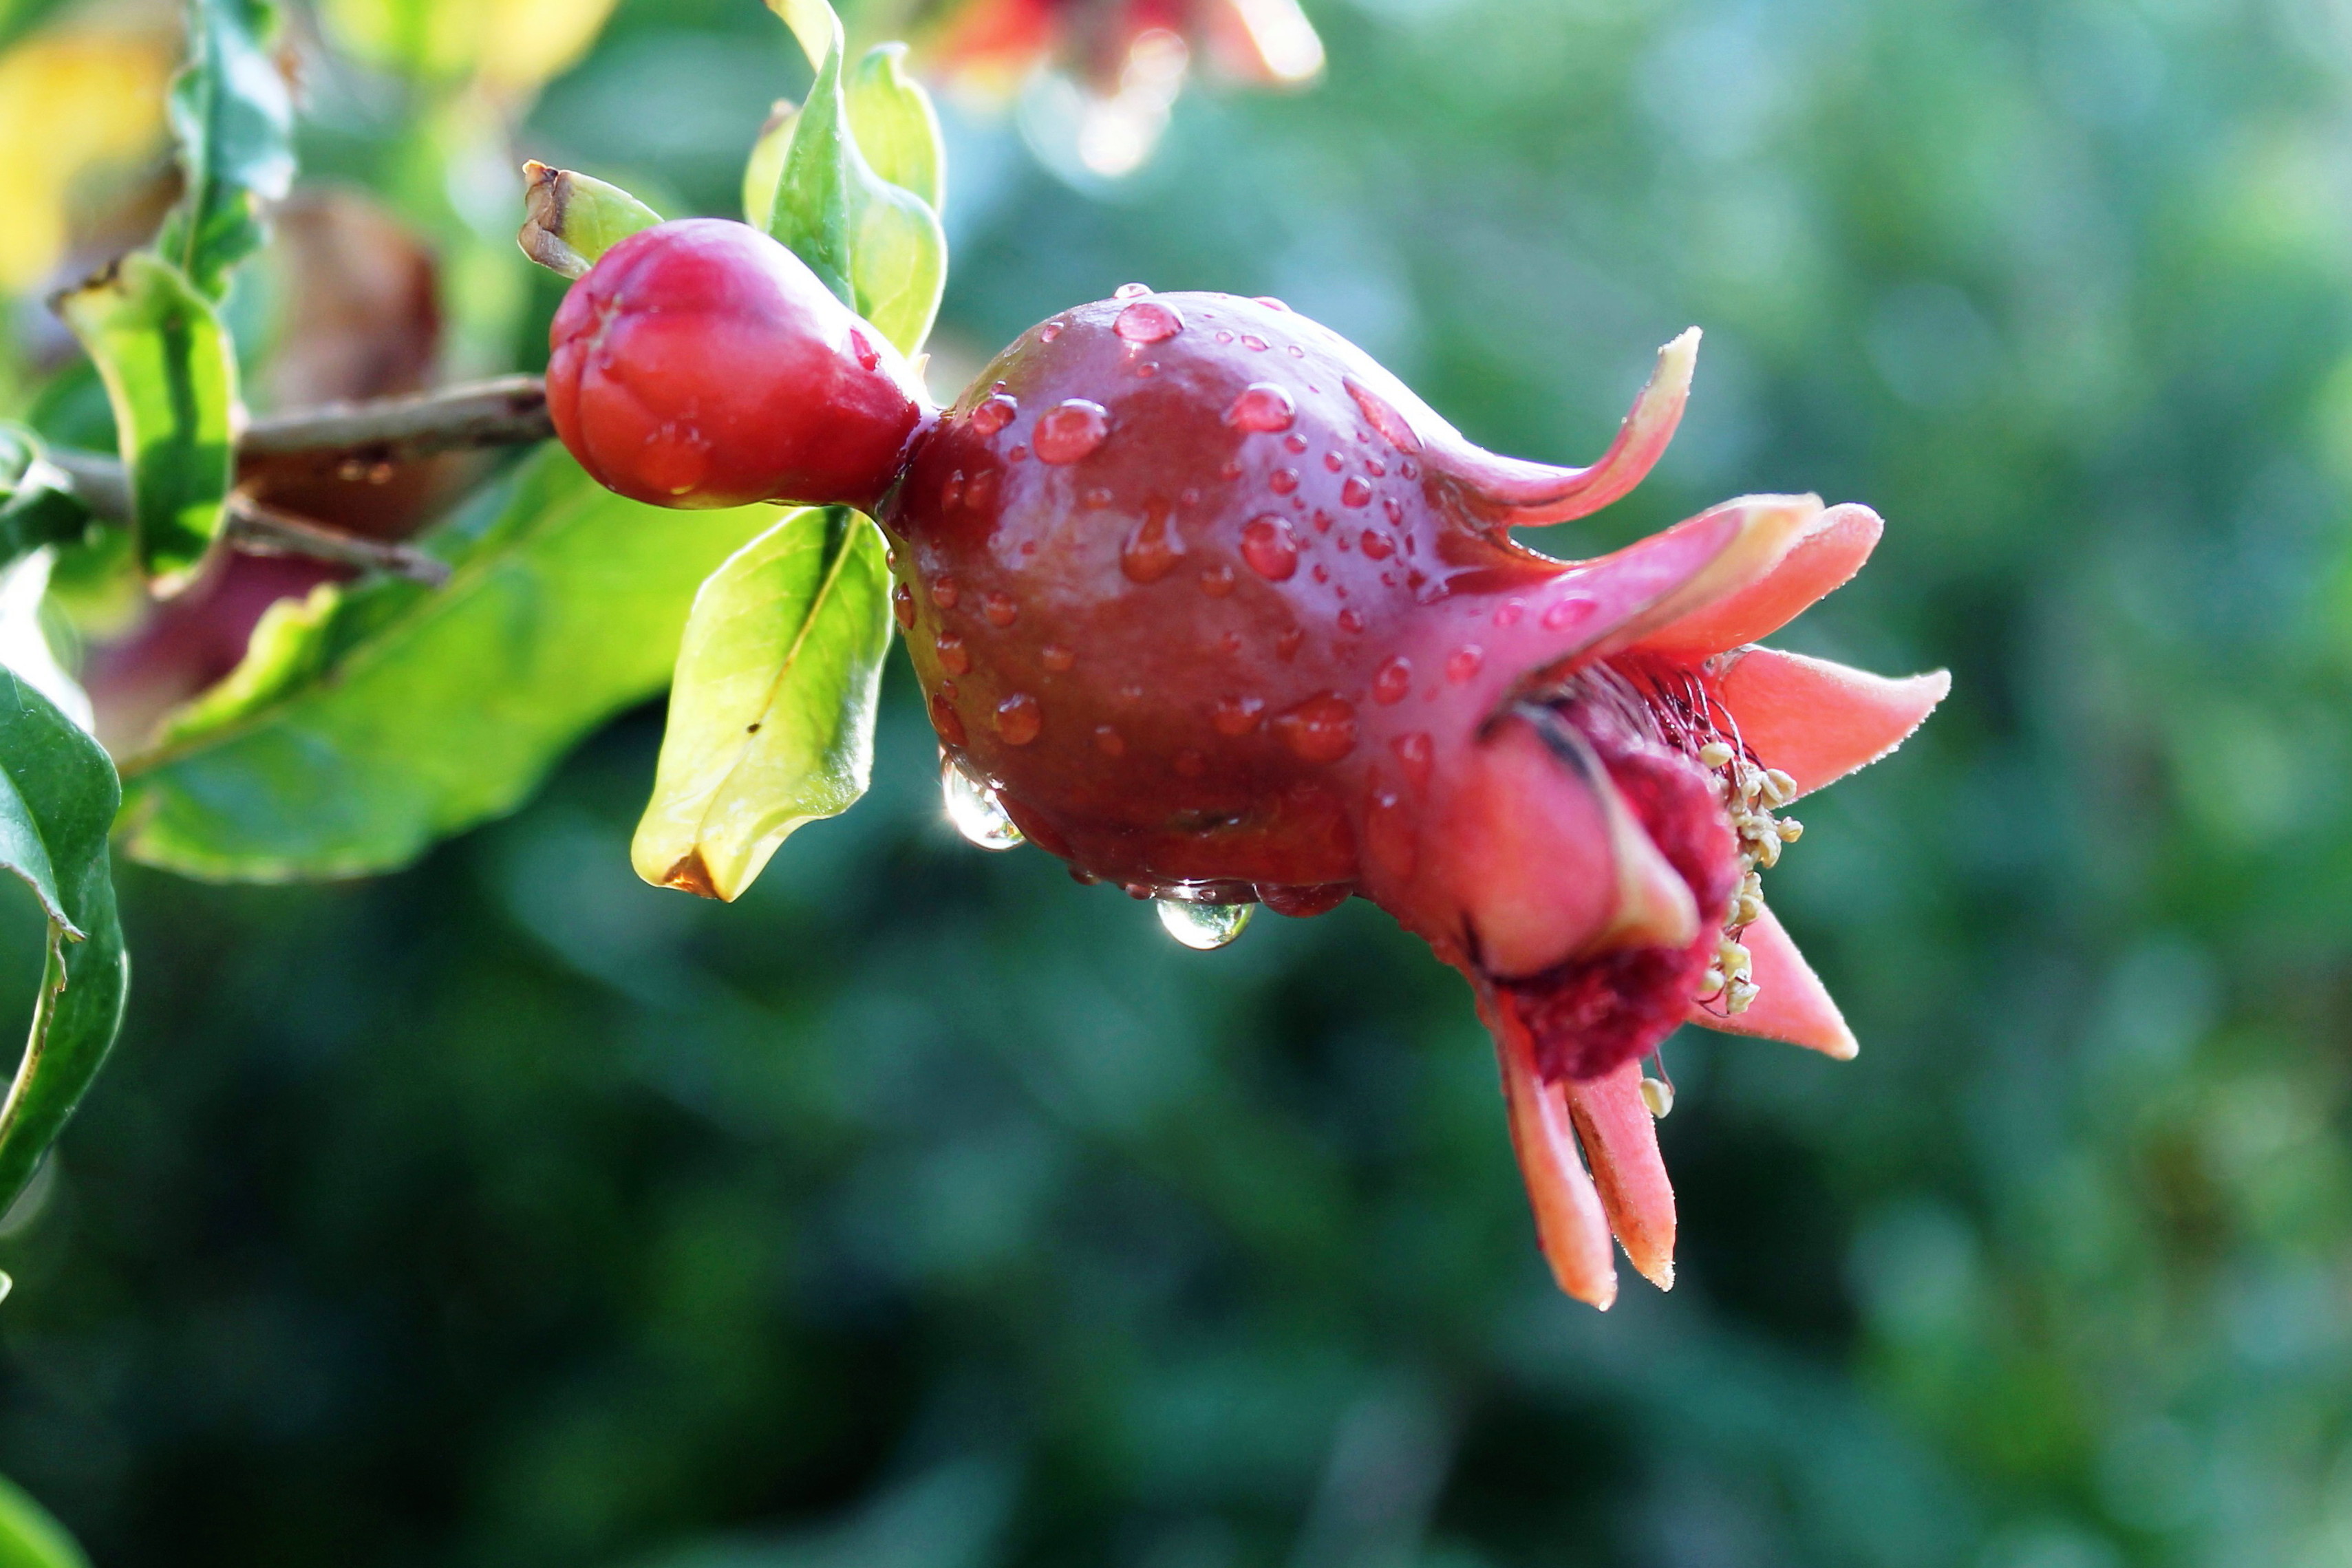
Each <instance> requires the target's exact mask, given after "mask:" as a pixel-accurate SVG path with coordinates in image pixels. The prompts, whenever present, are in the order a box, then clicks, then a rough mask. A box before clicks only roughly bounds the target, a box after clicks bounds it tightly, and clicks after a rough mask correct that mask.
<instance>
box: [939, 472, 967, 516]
mask: <svg viewBox="0 0 2352 1568" xmlns="http://www.w3.org/2000/svg"><path fill="white" fill-rule="evenodd" d="M962 504H963V470H962V469H961V468H959V469H957V470H956V471H955V472H954V473H952V474H950V475H949V476H948V478H947V483H946V484H944V485H941V486H940V511H942V512H946V511H952V510H953V509H954V508H956V507H960V506H961V505H962Z"/></svg>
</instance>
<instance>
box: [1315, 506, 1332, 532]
mask: <svg viewBox="0 0 2352 1568" xmlns="http://www.w3.org/2000/svg"><path fill="white" fill-rule="evenodd" d="M1315 531H1316V532H1317V533H1318V534H1328V533H1329V532H1330V531H1331V514H1330V513H1328V512H1327V511H1325V510H1324V509H1323V508H1322V507H1316V508H1315Z"/></svg>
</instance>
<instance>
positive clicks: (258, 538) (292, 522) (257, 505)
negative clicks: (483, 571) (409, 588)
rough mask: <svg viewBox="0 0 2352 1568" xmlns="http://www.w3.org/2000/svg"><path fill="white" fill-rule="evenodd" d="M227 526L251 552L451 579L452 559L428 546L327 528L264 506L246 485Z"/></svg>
mask: <svg viewBox="0 0 2352 1568" xmlns="http://www.w3.org/2000/svg"><path fill="white" fill-rule="evenodd" d="M224 531H225V532H226V535H227V538H228V542H229V543H230V544H231V545H233V546H235V547H236V549H240V550H242V551H244V552H245V553H246V554H247V555H299V556H308V557H309V558H310V559H312V560H331V561H334V562H336V563H337V564H339V565H341V566H356V567H360V568H362V569H364V570H375V571H385V572H390V573H391V574H392V575H393V576H394V577H404V578H407V579H408V580H410V581H412V582H421V583H424V584H425V585H426V586H427V587H431V588H438V587H440V586H441V585H442V584H443V583H445V582H446V581H448V580H449V564H448V562H446V561H444V560H441V559H437V558H436V557H434V556H429V555H426V554H425V552H424V551H423V550H420V549H410V548H409V547H408V546H406V545H393V544H385V543H383V542H382V541H381V540H377V539H370V538H360V537H359V536H358V535H356V534H347V533H344V532H342V531H341V530H340V529H337V528H322V527H320V525H319V524H317V523H314V522H312V521H310V519H309V518H308V517H296V516H295V515H294V514H293V513H291V512H283V511H280V510H278V508H277V507H269V506H264V505H263V504H262V503H261V502H259V501H257V500H255V499H254V498H253V497H250V496H248V495H247V494H245V493H244V492H243V491H241V490H240V491H238V492H236V493H235V494H233V495H231V496H230V497H229V498H228V515H227V517H226V521H225V528H224Z"/></svg>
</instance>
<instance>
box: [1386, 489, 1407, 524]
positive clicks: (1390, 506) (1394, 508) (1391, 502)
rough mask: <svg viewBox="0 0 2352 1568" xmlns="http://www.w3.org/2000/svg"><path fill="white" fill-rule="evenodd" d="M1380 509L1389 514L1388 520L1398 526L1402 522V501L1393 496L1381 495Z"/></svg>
mask: <svg viewBox="0 0 2352 1568" xmlns="http://www.w3.org/2000/svg"><path fill="white" fill-rule="evenodd" d="M1381 511H1383V512H1386V513H1387V514H1388V515H1389V521H1390V522H1391V523H1396V524H1398V525H1400V526H1402V524H1403V522H1404V503H1403V502H1402V501H1400V500H1398V499H1397V498H1396V497H1394V496H1382V497H1381Z"/></svg>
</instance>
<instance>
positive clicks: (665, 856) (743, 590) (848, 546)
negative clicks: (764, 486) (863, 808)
mask: <svg viewBox="0 0 2352 1568" xmlns="http://www.w3.org/2000/svg"><path fill="white" fill-rule="evenodd" d="M889 593H890V569H889V566H888V563H887V560H886V559H885V558H884V553H883V546H882V536H881V534H880V532H879V531H878V530H877V529H876V528H875V527H874V525H873V524H872V523H871V522H869V521H868V520H866V518H865V517H861V516H860V515H859V514H857V513H856V512H853V511H850V510H848V509H847V508H846V507H813V508H810V509H808V510H805V511H800V512H795V513H793V514H792V515H791V516H789V517H785V518H784V519H783V520H782V521H781V522H779V523H778V524H777V525H776V526H775V527H774V528H770V529H769V530H768V531H767V532H766V533H764V534H761V536H760V537H759V538H756V539H754V540H752V541H751V543H750V544H748V545H746V546H744V547H743V549H740V550H739V551H737V552H736V553H735V554H734V555H733V556H732V557H730V559H728V561H727V563H726V564H725V565H724V566H721V567H720V568H719V570H717V571H715V572H713V573H711V575H710V578H709V580H708V581H707V582H705V583H704V584H703V585H702V589H701V591H700V592H698V593H697V594H696V595H695V599H694V610H693V612H692V613H691V614H690V615H689V616H688V618H687V624H686V637H685V642H684V644H683V646H682V648H681V649H680V651H679V653H678V658H677V678H676V682H675V684H674V685H673V686H672V688H671V691H670V703H669V724H668V727H667V730H666V731H665V732H664V734H663V736H662V749H661V762H660V766H659V768H658V771H657V774H656V779H655V783H654V796H653V800H652V802H651V803H650V804H649V805H648V806H647V807H646V814H645V817H644V819H643V820H642V821H640V822H639V823H638V824H637V832H636V838H635V841H634V842H633V843H632V844H631V845H630V860H631V862H633V863H634V864H635V867H636V870H637V874H638V875H639V876H641V877H643V878H645V879H646V881H647V882H651V883H661V884H665V885H667V886H671V887H681V888H684V889H686V890H687V891H688V892H690V893H699V894H704V895H705V896H709V897H716V898H724V899H732V898H733V897H735V896H736V895H737V894H740V893H741V892H742V890H743V889H744V888H745V887H747V886H749V885H750V884H751V880H752V879H753V878H754V877H756V876H758V875H759V874H760V871H761V867H763V866H765V865H766V864H767V862H768V858H769V857H770V856H771V855H772V854H774V853H775V852H776V847H777V846H778V845H779V844H781V843H782V842H783V841H784V839H785V837H786V836H787V835H789V834H790V833H791V832H792V831H793V830H794V829H796V828H798V827H800V826H801V825H803V823H806V822H810V821H815V820H816V819H818V818H822V817H831V816H837V815H838V814H840V813H841V812H843V811H845V810H848V809H849V807H850V806H851V805H853V804H854V803H856V800H857V798H858V797H859V796H861V795H863V794H864V793H865V792H866V780H867V779H868V778H869V777H870V775H871V774H872V771H873V766H874V716H875V705H876V702H877V699H878V697H879V696H880V694H881V685H882V661H883V658H884V656H885V655H886V654H887V653H888V652H889V649H890V610H889Z"/></svg>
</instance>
